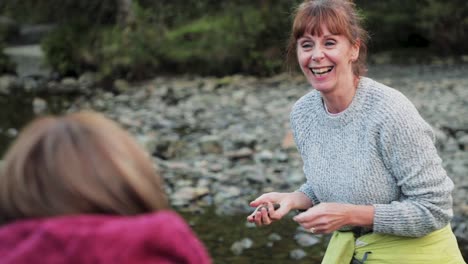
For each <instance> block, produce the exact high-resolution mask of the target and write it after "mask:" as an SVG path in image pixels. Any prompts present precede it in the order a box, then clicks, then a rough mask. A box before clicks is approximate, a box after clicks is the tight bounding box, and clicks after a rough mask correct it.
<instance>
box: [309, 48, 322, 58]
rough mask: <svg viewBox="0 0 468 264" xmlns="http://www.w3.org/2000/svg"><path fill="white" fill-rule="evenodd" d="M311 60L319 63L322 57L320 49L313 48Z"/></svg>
mask: <svg viewBox="0 0 468 264" xmlns="http://www.w3.org/2000/svg"><path fill="white" fill-rule="evenodd" d="M311 56H312V60H313V61H317V62H318V61H321V60H322V59H323V57H324V55H323V52H322V50H321V49H320V47H315V48H314V50H313V51H312V55H311Z"/></svg>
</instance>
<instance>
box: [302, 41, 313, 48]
mask: <svg viewBox="0 0 468 264" xmlns="http://www.w3.org/2000/svg"><path fill="white" fill-rule="evenodd" d="M301 47H302V48H303V49H310V48H312V44H311V43H309V42H304V43H302V44H301Z"/></svg>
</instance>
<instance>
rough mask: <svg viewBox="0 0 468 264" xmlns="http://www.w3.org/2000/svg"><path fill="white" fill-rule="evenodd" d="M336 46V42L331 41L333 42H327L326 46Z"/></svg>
mask: <svg viewBox="0 0 468 264" xmlns="http://www.w3.org/2000/svg"><path fill="white" fill-rule="evenodd" d="M335 44H336V43H335V41H331V40H329V41H326V42H325V46H327V47H330V46H333V45H335Z"/></svg>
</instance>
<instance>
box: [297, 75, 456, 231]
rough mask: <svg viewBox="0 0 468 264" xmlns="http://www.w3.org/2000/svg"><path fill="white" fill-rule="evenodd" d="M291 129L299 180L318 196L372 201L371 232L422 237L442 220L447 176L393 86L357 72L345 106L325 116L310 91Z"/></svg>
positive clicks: (429, 137)
mask: <svg viewBox="0 0 468 264" xmlns="http://www.w3.org/2000/svg"><path fill="white" fill-rule="evenodd" d="M291 127H292V130H293V133H294V139H295V141H296V145H297V147H298V150H299V152H300V154H301V156H302V159H303V164H304V173H305V176H306V179H307V181H306V182H305V183H304V184H303V185H302V186H301V187H300V189H299V190H298V191H301V192H303V193H304V194H306V195H307V196H308V197H309V198H310V199H311V200H312V202H313V203H314V204H318V203H320V202H336V203H350V204H357V205H373V206H374V207H375V214H374V226H373V230H374V232H376V233H387V234H394V235H401V236H414V237H419V236H424V235H425V234H428V233H430V232H432V231H434V230H436V229H440V228H442V227H444V226H445V225H447V224H448V222H449V221H450V219H451V217H452V215H453V213H452V196H451V192H452V190H453V182H452V181H451V180H450V178H449V177H447V174H446V172H445V170H444V169H443V167H442V161H441V159H440V158H439V156H438V154H437V150H436V148H435V146H434V134H433V131H432V129H431V127H430V126H429V125H428V124H427V123H426V122H425V121H424V120H423V119H422V117H421V116H420V115H419V113H418V111H417V110H416V108H415V107H414V106H413V104H412V103H411V102H410V101H409V100H408V99H407V98H406V97H405V96H404V95H403V94H402V93H400V92H399V91H397V90H395V89H392V88H390V87H387V86H385V85H383V84H381V83H378V82H376V81H374V80H372V79H369V78H365V77H362V78H361V80H360V82H359V85H358V89H357V91H356V94H355V96H354V98H353V101H352V103H351V104H350V106H349V107H348V108H347V109H346V110H345V111H344V112H342V113H340V114H338V115H336V116H331V115H329V114H328V113H327V111H326V110H325V108H324V104H323V101H322V98H321V95H320V93H319V92H318V91H315V90H313V91H311V92H310V93H308V94H306V95H305V96H303V97H302V98H300V99H299V100H298V101H297V102H296V103H295V105H294V107H293V109H292V112H291Z"/></svg>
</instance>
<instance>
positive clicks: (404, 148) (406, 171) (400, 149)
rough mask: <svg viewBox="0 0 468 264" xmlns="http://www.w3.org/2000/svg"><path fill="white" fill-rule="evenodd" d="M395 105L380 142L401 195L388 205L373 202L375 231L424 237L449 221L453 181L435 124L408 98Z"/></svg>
mask: <svg viewBox="0 0 468 264" xmlns="http://www.w3.org/2000/svg"><path fill="white" fill-rule="evenodd" d="M405 99H406V98H405ZM393 109H396V110H395V111H393V113H391V114H388V118H387V120H386V121H387V122H385V124H384V125H383V128H382V130H381V134H380V139H379V140H380V142H379V143H380V148H381V153H382V156H383V159H384V163H385V166H386V167H387V169H388V170H389V171H390V173H391V174H392V175H393V177H395V179H396V182H397V185H398V187H399V188H400V190H401V197H400V200H398V201H393V202H391V203H390V204H374V207H375V214H374V227H373V228H374V232H377V233H389V234H395V235H401V236H411V237H420V236H424V235H426V234H428V233H430V232H432V231H434V230H437V229H440V228H442V227H444V226H445V225H447V224H448V223H449V221H450V219H451V217H452V216H453V212H452V196H451V192H452V190H453V182H452V181H451V179H450V178H449V177H448V176H447V174H446V172H445V170H444V169H443V167H442V161H441V159H440V157H439V156H438V153H437V149H436V148H435V145H434V133H433V131H432V128H431V127H430V126H429V124H427V123H426V122H425V121H424V120H423V119H422V117H421V116H420V115H419V113H418V112H417V110H416V108H415V107H414V106H413V105H412V104H411V103H410V102H409V101H407V99H406V100H403V104H402V105H398V107H396V106H394V107H393Z"/></svg>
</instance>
